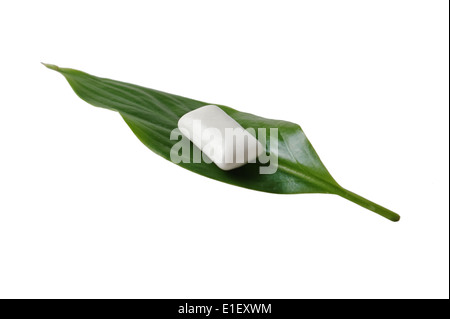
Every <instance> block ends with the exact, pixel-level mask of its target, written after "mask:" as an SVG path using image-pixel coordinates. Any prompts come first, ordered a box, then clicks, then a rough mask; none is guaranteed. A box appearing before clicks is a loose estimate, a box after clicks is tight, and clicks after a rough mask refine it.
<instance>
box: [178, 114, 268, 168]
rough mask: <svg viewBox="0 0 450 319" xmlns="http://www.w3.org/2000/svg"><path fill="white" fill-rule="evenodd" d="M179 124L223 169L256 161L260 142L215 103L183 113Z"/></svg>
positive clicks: (260, 150) (259, 150)
mask: <svg viewBox="0 0 450 319" xmlns="http://www.w3.org/2000/svg"><path fill="white" fill-rule="evenodd" d="M178 128H179V129H180V131H181V133H182V134H183V135H184V136H186V137H187V138H188V139H189V140H190V141H191V142H192V143H194V145H195V146H197V147H198V148H199V149H200V150H202V152H203V153H204V154H205V155H206V156H208V158H209V159H211V160H212V161H213V162H214V163H215V164H216V165H217V166H218V167H219V168H220V169H222V170H224V171H228V170H232V169H235V168H238V167H241V166H243V165H245V164H247V163H255V162H256V159H257V158H258V157H259V156H260V155H261V154H262V153H263V152H264V147H263V145H262V144H261V143H260V142H259V141H258V140H257V139H256V138H255V137H254V136H253V135H252V134H250V133H249V132H248V131H246V130H245V129H244V128H243V127H242V126H241V125H240V124H239V123H238V122H236V121H235V120H234V119H233V118H231V117H230V116H229V115H228V114H227V113H225V112H224V111H222V109H221V108H219V107H218V106H216V105H205V106H202V107H200V108H198V109H196V110H193V111H191V112H189V113H186V114H185V115H183V116H182V117H181V118H180V120H179V121H178Z"/></svg>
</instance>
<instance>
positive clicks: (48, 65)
mask: <svg viewBox="0 0 450 319" xmlns="http://www.w3.org/2000/svg"><path fill="white" fill-rule="evenodd" d="M41 64H42V65H44V66H46V67H47V68H49V69H50V70H54V71H59V67H58V66H57V65H54V64H48V63H44V62H41Z"/></svg>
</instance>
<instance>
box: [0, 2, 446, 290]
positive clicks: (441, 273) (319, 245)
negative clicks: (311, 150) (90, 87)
mask: <svg viewBox="0 0 450 319" xmlns="http://www.w3.org/2000/svg"><path fill="white" fill-rule="evenodd" d="M448 9H449V8H448V2H447V1H443V0H442V1H410V0H409V1H276V2H275V1H270V2H269V1H227V2H223V1H220V2H219V1H167V0H166V1H126V2H124V1H120V2H119V1H73V2H72V3H70V2H68V1H14V2H12V1H8V2H7V1H3V2H1V4H0V30H1V33H0V41H1V42H0V45H1V51H0V56H1V73H0V88H1V99H0V107H1V115H0V146H1V148H0V154H1V157H0V163H1V164H0V297H2V298H18V297H25V298H37V297H40V298H54V297H58V298H82V297H84V298H175V297H177V298H200V297H202V298H218V297H223V298H230V297H233V298H279V297H282V298H448V297H449V290H448V289H449V218H448V217H449V195H448V192H449V180H448V175H449V148H448V147H449V146H448V144H449V120H448V117H449V100H448V97H449V91H448V85H449V83H448V82H449V77H448V76H449V73H448V71H449V64H448V61H449V60H448V58H449V51H448V50H449V47H448V45H449V42H448V30H449V29H448V27H449V25H448V22H449V20H448V19H449V16H448ZM41 61H43V62H48V63H53V64H57V65H59V66H62V67H72V68H77V69H81V70H84V71H86V72H88V73H91V74H94V75H98V76H103V77H109V78H113V79H117V80H122V81H127V82H131V83H136V84H140V85H143V86H147V87H151V88H155V89H159V90H163V91H166V92H170V93H175V94H179V95H183V96H187V97H191V98H194V99H198V100H202V101H206V102H210V103H221V104H224V105H229V106H231V107H235V108H237V109H240V110H242V111H246V112H250V113H255V114H258V115H261V116H265V117H269V118H279V119H286V120H290V121H293V122H296V123H299V124H300V125H301V126H302V128H303V129H304V131H305V132H306V134H307V135H308V137H309V139H310V140H311V142H312V144H313V145H314V146H315V148H316V150H317V152H318V153H319V155H320V156H321V158H322V160H323V161H324V163H325V164H326V165H327V167H328V169H329V170H330V172H331V173H332V174H333V175H334V177H335V178H336V180H337V181H339V182H340V183H341V185H343V186H344V187H346V188H348V189H350V190H353V191H355V192H356V193H358V194H360V195H362V196H365V197H367V198H369V199H371V200H373V201H375V202H377V203H379V204H381V205H384V206H386V207H388V208H390V209H392V210H394V211H396V212H398V213H399V214H400V215H401V216H402V220H401V221H400V222H399V223H392V222H390V221H388V220H386V219H384V218H381V217H379V216H378V215H376V214H374V213H372V212H370V211H367V210H365V209H363V208H361V207H359V206H357V205H355V204H353V203H351V202H348V201H346V200H344V199H341V198H338V197H336V196H331V195H274V194H266V193H260V192H255V191H251V190H246V189H242V188H238V187H234V186H230V185H227V184H223V183H219V182H216V181H213V180H209V179H206V178H205V177H202V176H200V175H196V174H193V173H191V172H189V171H186V170H183V169H182V168H180V167H178V166H176V165H173V164H172V163H170V162H168V161H165V160H164V159H162V158H160V157H158V156H157V155H155V154H154V153H152V152H151V151H150V150H148V149H147V148H146V147H145V146H143V145H142V144H141V143H140V142H139V140H138V139H137V138H136V137H135V136H134V135H133V134H132V132H131V131H130V129H129V128H128V127H127V126H126V124H125V123H124V122H123V121H122V119H121V118H120V116H119V115H118V114H116V113H114V112H110V111H107V110H103V109H98V108H94V107H92V106H90V105H88V104H87V103H85V102H83V101H82V100H80V99H79V98H78V97H77V96H76V95H75V94H74V93H73V92H72V90H71V89H70V87H69V85H68V84H67V82H66V81H65V80H64V78H63V77H62V76H61V75H59V74H57V73H55V72H53V71H50V70H48V69H46V68H45V67H43V66H42V65H41V64H39V62H41Z"/></svg>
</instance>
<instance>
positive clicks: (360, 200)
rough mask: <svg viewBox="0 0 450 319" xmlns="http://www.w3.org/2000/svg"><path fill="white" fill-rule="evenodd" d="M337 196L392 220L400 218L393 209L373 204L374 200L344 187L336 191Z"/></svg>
mask: <svg viewBox="0 0 450 319" xmlns="http://www.w3.org/2000/svg"><path fill="white" fill-rule="evenodd" d="M337 195H339V196H341V197H343V198H345V199H348V200H349V201H351V202H353V203H355V204H358V205H360V206H362V207H364V208H367V209H368V210H371V211H373V212H375V213H377V214H379V215H381V216H383V217H385V218H387V219H389V220H391V221H393V222H398V221H399V220H400V216H399V215H398V214H396V213H394V212H393V211H391V210H389V209H387V208H384V207H383V206H380V205H378V204H375V203H374V202H372V201H370V200H368V199H365V198H364V197H362V196H359V195H357V194H355V193H353V192H351V191H349V190H346V189H342V191H340V192H338V194H337Z"/></svg>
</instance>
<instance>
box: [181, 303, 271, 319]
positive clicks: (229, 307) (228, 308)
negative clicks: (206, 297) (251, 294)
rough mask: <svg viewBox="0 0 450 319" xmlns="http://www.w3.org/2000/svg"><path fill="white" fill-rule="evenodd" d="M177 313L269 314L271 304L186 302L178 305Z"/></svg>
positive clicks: (208, 314) (206, 314)
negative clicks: (200, 303)
mask: <svg viewBox="0 0 450 319" xmlns="http://www.w3.org/2000/svg"><path fill="white" fill-rule="evenodd" d="M178 313H179V314H198V315H204V316H206V317H209V316H210V315H214V314H224V315H226V314H270V313H272V305H271V304H251V303H249V304H245V303H235V304H233V303H230V304H226V303H224V304H222V305H220V306H218V305H217V306H207V305H189V304H188V303H186V304H184V305H181V306H179V307H178Z"/></svg>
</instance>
